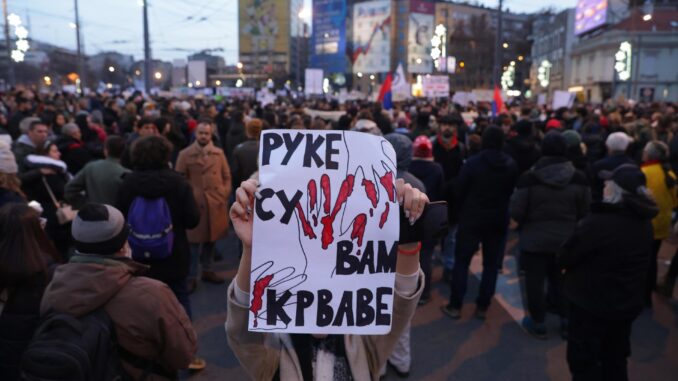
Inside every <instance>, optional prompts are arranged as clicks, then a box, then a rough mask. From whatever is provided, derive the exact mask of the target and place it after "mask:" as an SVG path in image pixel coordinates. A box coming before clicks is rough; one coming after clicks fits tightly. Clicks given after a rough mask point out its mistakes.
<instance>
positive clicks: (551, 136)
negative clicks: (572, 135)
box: [541, 131, 567, 156]
mask: <svg viewBox="0 0 678 381" xmlns="http://www.w3.org/2000/svg"><path fill="white" fill-rule="evenodd" d="M566 152H567V141H566V140H565V137H564V136H563V134H561V133H560V132H558V131H550V132H548V133H547V134H546V135H544V140H542V142H541V153H542V155H544V156H565V153H566Z"/></svg>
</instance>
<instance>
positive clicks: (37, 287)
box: [0, 274, 49, 381]
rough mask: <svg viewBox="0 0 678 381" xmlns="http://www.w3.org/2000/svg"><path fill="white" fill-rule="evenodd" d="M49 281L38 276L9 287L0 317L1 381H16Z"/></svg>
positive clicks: (37, 321)
mask: <svg viewBox="0 0 678 381" xmlns="http://www.w3.org/2000/svg"><path fill="white" fill-rule="evenodd" d="M48 282H49V279H48V276H47V275H45V274H37V275H35V276H33V277H32V278H31V279H28V280H26V281H25V282H23V283H21V284H18V285H15V286H14V287H10V288H9V295H8V296H9V297H8V299H7V301H6V304H5V307H4V309H3V311H2V314H0V380H3V381H4V380H7V381H14V380H19V364H20V362H21V355H22V354H23V353H24V352H25V351H26V348H27V347H28V343H29V342H30V341H31V338H32V337H33V334H34V333H35V330H36V328H37V327H38V324H39V323H40V300H41V299H42V294H43V292H44V290H45V287H46V286H47V283H48ZM2 288H3V287H2V286H0V292H1V291H2Z"/></svg>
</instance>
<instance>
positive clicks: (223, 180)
mask: <svg viewBox="0 0 678 381" xmlns="http://www.w3.org/2000/svg"><path fill="white" fill-rule="evenodd" d="M176 171H177V172H179V173H180V174H182V175H184V176H185V177H186V179H187V180H188V182H189V184H191V187H192V188H193V196H194V197H195V202H196V203H197V205H198V208H200V223H199V224H198V226H197V227H196V228H194V229H191V230H189V231H188V241H189V242H191V243H204V242H215V241H217V240H218V239H220V238H222V237H223V236H225V235H226V233H227V232H228V225H229V218H228V198H229V197H230V195H231V170H230V168H229V166H228V162H227V161H226V157H225V156H224V151H222V150H221V149H220V148H217V147H215V146H214V145H212V144H211V143H210V144H208V145H206V146H205V147H202V148H201V147H200V145H199V144H198V143H197V142H195V143H193V144H191V145H190V146H188V147H187V148H185V149H184V150H182V151H181V152H180V153H179V158H178V159H177V166H176Z"/></svg>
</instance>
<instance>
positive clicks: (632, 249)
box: [0, 89, 678, 380]
mask: <svg viewBox="0 0 678 381" xmlns="http://www.w3.org/2000/svg"><path fill="white" fill-rule="evenodd" d="M677 107H678V106H676V105H674V104H670V103H652V104H616V103H614V102H608V103H606V104H602V105H590V104H581V105H578V106H576V107H573V108H561V109H557V110H552V109H549V108H548V107H547V106H544V105H536V104H531V103H529V102H516V103H515V104H510V105H508V106H507V109H506V110H503V111H502V112H501V113H500V114H498V115H496V116H492V114H491V111H490V110H491V108H490V107H489V105H487V104H471V105H465V106H461V105H458V104H452V103H449V102H447V101H444V100H438V101H428V100H413V101H407V102H404V103H401V104H398V105H396V106H395V108H394V109H393V110H383V109H382V107H381V105H380V104H378V103H373V102H368V101H354V102H348V103H346V104H339V103H338V102H337V101H327V100H324V99H319V100H294V99H283V98H278V99H277V100H276V101H275V102H273V103H270V104H266V105H262V104H260V103H259V102H256V101H253V100H240V99H221V98H217V99H215V98H212V97H189V98H185V99H183V98H182V99H180V98H158V97H147V96H144V95H143V94H142V93H140V92H135V93H131V94H127V93H126V94H108V93H105V94H98V93H97V94H90V95H87V96H76V95H73V94H68V93H49V94H44V93H37V92H33V91H31V90H30V89H18V90H14V91H10V92H7V93H4V94H2V95H0V292H1V294H0V296H1V298H0V299H1V300H0V303H1V304H0V379H2V380H15V379H20V377H23V376H25V375H26V374H28V373H31V372H33V373H31V374H35V375H36V377H45V376H44V375H45V374H48V375H49V374H52V375H53V374H54V373H59V372H66V371H68V369H67V368H68V366H69V364H70V363H68V364H66V363H59V364H52V363H49V362H46V361H40V358H41V357H40V356H43V355H44V353H45V352H44V351H45V349H44V346H45V345H47V344H45V343H47V342H49V340H48V338H49V334H50V332H51V331H50V330H48V329H44V327H45V325H46V324H47V323H46V322H45V317H53V316H56V318H53V319H52V320H49V321H50V322H52V321H54V323H53V325H52V327H61V328H59V329H64V330H65V328H63V326H60V325H59V322H62V323H63V322H67V321H68V316H74V317H76V318H80V317H83V316H94V317H95V318H97V319H104V320H103V321H108V324H112V326H113V327H114V331H115V338H114V339H113V340H115V342H116V346H117V348H118V349H119V351H118V356H119V357H120V359H121V364H122V371H124V372H125V374H127V375H131V377H132V379H141V378H144V379H158V380H163V379H175V378H176V376H177V372H178V371H179V370H181V369H191V370H200V369H203V368H204V367H205V366H206V363H205V361H204V360H202V359H200V358H198V357H197V356H196V347H197V339H196V334H195V331H194V329H193V327H192V324H191V318H192V310H191V302H190V297H189V296H190V294H191V293H193V292H195V291H196V289H198V288H199V284H200V281H202V282H210V283H217V284H221V283H224V282H226V279H225V278H224V277H223V276H221V275H220V274H219V273H218V272H216V271H214V267H213V265H214V264H213V262H214V261H215V260H218V259H219V257H220V256H221V255H223V254H228V255H231V254H233V255H235V256H241V259H240V266H239V270H238V275H237V276H236V278H235V279H234V280H233V281H232V282H231V285H230V286H229V290H228V314H229V317H228V324H227V334H228V339H229V344H230V345H231V349H232V350H233V352H234V353H235V354H236V356H237V357H238V359H239V360H240V361H241V364H242V365H243V367H244V368H245V369H246V371H247V372H248V373H249V374H250V375H251V376H252V377H253V378H255V379H281V380H288V379H317V377H319V374H321V372H320V365H319V364H318V363H317V359H318V356H317V353H318V351H320V350H324V351H328V350H329V351H330V352H331V353H332V355H333V356H334V357H333V358H335V360H333V362H332V364H334V365H332V366H333V368H330V369H324V370H323V372H334V373H329V374H334V375H335V379H356V380H357V379H378V378H379V376H380V374H383V373H384V370H385V366H386V364H387V363H388V364H390V365H391V366H392V367H393V368H394V369H395V370H396V372H398V374H401V375H404V376H405V375H407V374H408V373H409V370H410V366H411V356H410V355H409V320H410V319H411V318H412V316H413V314H414V313H415V309H416V304H417V301H418V303H419V304H425V303H427V302H428V301H429V300H430V298H431V281H432V266H433V263H434V262H435V261H436V260H438V261H439V262H440V263H441V265H442V267H443V281H444V282H446V283H447V284H449V288H450V299H449V303H448V304H447V305H445V306H443V307H442V310H443V312H444V313H445V314H446V315H447V316H449V317H450V318H452V319H459V318H461V316H462V308H461V307H462V305H463V304H464V301H465V295H466V293H467V292H466V291H467V283H468V274H469V267H470V264H471V261H472V258H473V256H474V255H475V254H476V252H478V250H479V249H480V248H481V247H482V250H481V253H482V268H483V270H482V277H481V282H480V287H479V291H478V295H477V297H476V299H475V304H476V310H475V317H477V318H478V319H486V318H487V311H488V308H489V307H490V305H491V303H492V300H493V296H494V293H495V288H496V283H497V277H498V274H500V273H501V271H502V268H503V266H504V255H505V252H506V243H507V239H508V236H509V235H510V234H517V236H518V238H519V251H520V254H519V258H518V259H519V261H518V263H519V269H520V273H521V275H522V277H523V278H524V284H525V299H526V300H525V306H526V310H527V314H526V317H525V318H524V319H523V321H522V326H523V327H524V329H525V330H526V331H527V332H528V333H529V334H531V335H533V336H534V337H536V338H539V339H545V338H547V337H548V335H549V333H548V331H547V328H546V324H545V319H546V314H547V313H548V312H552V313H554V314H556V315H557V316H558V317H559V318H560V321H561V326H560V327H561V329H560V335H562V337H563V338H564V339H566V340H567V341H568V352H567V360H568V364H569V367H570V370H571V373H572V375H573V379H575V380H601V379H614V380H624V379H626V361H627V357H628V356H629V354H630V341H629V336H630V330H631V324H632V322H633V321H634V319H635V318H636V317H637V316H638V315H639V313H640V312H641V310H642V309H643V308H651V306H652V301H653V297H654V294H655V293H658V294H660V295H663V296H665V297H671V296H672V293H673V290H674V286H675V282H676V278H677V277H678V255H674V256H673V260H672V261H671V264H670V267H669V271H668V273H667V274H666V275H665V276H663V277H662V278H661V279H658V275H657V274H658V268H657V267H658V266H657V259H658V258H657V255H658V253H659V251H660V249H661V246H662V243H663V242H664V241H667V240H668V241H671V240H677V239H678V225H676V226H675V227H674V225H673V224H674V222H675V220H676V215H675V213H674V210H675V209H676V208H677V207H678V178H677V177H676V173H678V112H677V111H678V110H677ZM273 128H275V129H309V130H329V129H333V130H352V131H359V132H364V133H371V134H376V135H383V136H384V137H385V138H386V139H387V140H388V141H389V142H390V143H391V144H392V145H393V146H394V148H395V151H396V154H397V156H398V157H397V159H398V174H397V176H398V178H400V179H402V180H404V181H403V182H399V183H398V192H399V195H402V197H407V199H408V200H415V201H412V202H408V203H406V204H407V205H408V207H409V208H410V209H411V215H412V216H413V218H415V219H416V217H418V216H419V215H420V214H421V210H420V208H423V203H425V202H427V201H428V200H430V201H446V202H447V203H448V222H449V231H448V233H447V235H446V236H445V238H444V239H441V240H426V241H423V242H421V244H420V245H419V246H416V245H415V247H414V249H413V248H412V247H411V246H412V245H401V248H400V249H401V250H402V254H403V255H400V253H401V251H399V255H398V262H397V269H396V270H397V271H396V272H397V275H396V288H395V289H396V297H395V298H394V299H395V301H394V310H397V311H399V312H398V316H400V317H401V318H402V319H401V320H402V321H401V320H398V321H394V322H393V331H392V333H391V334H389V335H386V336H384V337H363V338H359V339H356V337H353V336H346V337H345V338H344V339H343V340H337V337H336V336H326V335H325V336H318V335H314V336H310V335H297V336H295V337H293V340H291V341H290V339H289V338H288V339H284V338H281V337H278V336H275V335H268V336H267V335H261V334H253V333H249V332H247V326H246V320H247V319H246V316H247V308H248V303H247V301H248V291H249V271H250V269H249V266H250V255H251V232H252V231H251V227H252V225H251V222H252V216H251V212H250V211H251V209H250V208H251V206H252V202H253V199H254V194H255V192H256V186H257V180H256V171H257V158H258V149H259V143H258V140H259V137H260V135H261V132H262V130H266V129H273ZM231 225H233V228H234V229H233V230H235V233H236V235H237V237H238V238H239V240H240V249H241V250H240V252H239V253H221V255H220V253H217V252H216V250H215V243H216V242H217V241H219V240H220V239H223V238H224V237H226V235H227V233H228V231H229V229H230V228H231ZM413 250H414V252H416V255H415V256H412V255H406V254H405V253H411V252H413ZM434 256H436V258H434ZM413 258H414V259H413ZM420 269H421V274H420ZM101 311H103V312H105V317H106V318H108V319H109V320H105V319H106V318H101V317H100V316H99V315H98V313H99V312H101ZM64 324H65V323H64ZM82 324H83V327H89V326H88V325H87V324H90V325H91V324H94V323H92V321H90V320H88V321H87V322H84V323H82ZM54 329H57V328H52V331H53V330H54ZM83 329H84V328H83ZM36 331H37V333H36ZM62 335H66V336H65V337H68V336H67V334H66V333H63V332H62ZM64 340H65V339H64ZM276 340H277V341H276ZM41 345H43V347H41ZM81 345H85V344H81ZM41 348H42V352H41ZM328 348H329V349H328ZM48 349H49V348H48ZM47 352H49V350H47ZM295 352H296V355H295V356H293V355H291V354H293V353H295ZM366 353H370V355H369V356H367V355H366ZM366 356H367V357H366ZM71 365H73V364H71ZM316 365H317V366H316ZM325 365H326V364H325ZM73 366H76V365H73ZM97 369H98V371H104V370H105V371H108V372H110V365H105V364H104V365H102V364H99V366H98V367H97ZM102 369H104V370H102ZM101 374H104V373H101ZM323 374H328V373H323ZM101 379H104V378H101Z"/></svg>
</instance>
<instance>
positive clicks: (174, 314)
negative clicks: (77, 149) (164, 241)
mask: <svg viewBox="0 0 678 381" xmlns="http://www.w3.org/2000/svg"><path fill="white" fill-rule="evenodd" d="M127 236H128V228H127V225H126V223H125V218H124V216H123V215H122V213H121V212H120V211H119V210H117V209H115V208H114V207H112V206H109V205H104V204H86V205H85V206H83V207H82V208H81V209H80V211H79V212H78V215H77V216H76V218H75V220H73V226H72V237H73V241H74V243H75V249H76V252H75V254H74V255H73V256H72V257H71V259H70V261H69V262H68V263H67V264H65V265H62V266H59V267H58V268H57V270H56V272H55V273H54V277H53V279H52V282H51V283H50V284H49V285H48V286H47V289H46V290H45V294H44V297H43V299H42V305H41V307H40V310H41V313H42V314H43V315H47V314H49V313H51V312H57V313H65V314H70V315H73V316H75V317H82V316H84V315H87V314H89V313H92V312H94V311H97V310H99V309H102V308H103V310H104V311H105V312H106V314H107V315H108V316H109V317H110V318H111V320H112V323H113V326H114V329H115V335H116V338H117V344H118V346H119V348H118V352H119V354H120V358H121V362H122V366H123V369H124V370H125V371H126V372H127V373H128V374H130V375H131V376H132V377H134V379H139V377H141V375H142V374H143V373H144V372H145V371H146V370H150V374H148V377H146V378H145V379H146V380H158V381H159V380H169V379H176V377H177V371H178V370H179V369H183V368H186V367H187V366H188V364H189V363H190V361H191V359H192V358H193V355H194V353H195V351H196V343H197V339H196V334H195V331H194V330H193V327H192V326H191V322H190V320H189V319H188V316H187V315H186V313H185V312H184V309H183V308H182V306H181V304H179V302H178V301H177V299H176V298H175V297H174V295H173V293H172V291H171V290H170V289H169V287H167V286H166V285H165V284H164V283H162V282H159V281H156V280H153V279H150V278H146V277H144V276H142V274H143V273H144V272H145V271H146V270H148V267H147V266H144V265H142V264H140V263H137V262H134V261H133V260H132V259H130V258H129V256H130V250H129V246H128V245H127Z"/></svg>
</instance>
